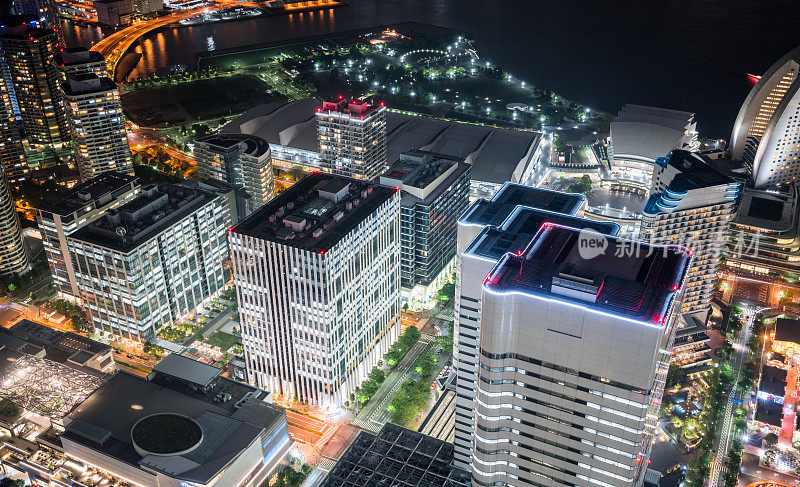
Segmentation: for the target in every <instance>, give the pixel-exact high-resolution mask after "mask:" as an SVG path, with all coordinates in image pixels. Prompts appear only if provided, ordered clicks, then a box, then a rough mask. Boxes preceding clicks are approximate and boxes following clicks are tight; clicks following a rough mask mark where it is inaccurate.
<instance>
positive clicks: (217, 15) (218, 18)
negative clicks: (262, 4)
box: [180, 7, 263, 25]
mask: <svg viewBox="0 0 800 487" xmlns="http://www.w3.org/2000/svg"><path fill="white" fill-rule="evenodd" d="M262 13H263V12H262V11H261V9H258V8H252V7H228V8H223V9H221V10H216V11H214V12H204V13H201V14H198V15H195V16H194V17H189V18H188V19H183V20H181V21H180V23H181V25H199V24H207V23H211V22H222V21H225V20H241V19H246V18H250V17H258V16H259V15H261V14H262Z"/></svg>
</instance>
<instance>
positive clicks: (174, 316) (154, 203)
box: [66, 183, 232, 341]
mask: <svg viewBox="0 0 800 487" xmlns="http://www.w3.org/2000/svg"><path fill="white" fill-rule="evenodd" d="M228 198H229V195H228V194H227V193H225V192H220V191H218V190H216V189H215V188H213V187H211V186H207V185H203V184H194V185H188V184H187V185H182V186H178V185H173V184H167V183H162V184H152V185H148V186H145V187H142V188H141V191H140V192H139V194H138V195H137V196H136V198H134V199H133V200H131V201H130V202H128V203H126V204H124V205H122V206H120V207H119V208H116V209H108V210H106V211H105V212H104V213H103V214H102V216H100V217H98V218H96V219H95V220H94V221H93V222H92V223H90V224H88V225H85V226H83V227H82V228H81V229H79V230H77V231H75V232H73V233H71V234H70V235H69V236H68V237H67V238H66V239H67V245H68V248H69V253H70V258H71V260H72V266H73V273H74V275H75V280H76V283H77V288H78V290H79V292H80V299H81V301H82V302H83V304H84V308H85V309H86V311H87V313H88V314H89V315H90V317H91V321H92V324H93V325H94V326H95V327H97V328H100V329H102V330H105V331H107V332H110V333H113V334H114V335H117V336H122V337H124V338H127V339H131V340H137V341H147V340H149V339H151V338H153V337H154V336H155V334H156V331H157V330H158V329H160V328H161V327H163V326H165V325H168V324H170V323H174V322H176V321H178V320H179V319H180V318H182V317H183V316H185V315H186V314H188V313H190V312H191V311H194V309H195V308H196V307H197V306H199V305H200V304H202V303H203V302H204V301H206V300H207V299H209V298H211V297H212V296H214V295H216V294H217V293H218V292H220V291H221V290H222V289H223V288H224V285H225V278H224V271H223V261H224V260H225V259H226V258H227V257H228V246H227V242H226V239H225V231H226V229H227V228H229V227H230V225H231V224H232V217H231V208H230V205H229V203H228V201H229V200H228Z"/></svg>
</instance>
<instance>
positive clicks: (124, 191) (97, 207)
mask: <svg viewBox="0 0 800 487" xmlns="http://www.w3.org/2000/svg"><path fill="white" fill-rule="evenodd" d="M139 190H140V185H139V183H138V182H137V181H136V178H135V177H133V176H130V175H128V174H121V173H114V172H107V173H105V174H101V175H99V176H97V177H94V178H92V179H90V180H88V181H86V182H84V183H81V184H78V185H75V186H73V187H72V188H71V189H70V190H69V191H67V192H65V193H64V194H62V195H61V196H59V197H57V198H55V199H52V200H49V201H46V202H45V203H42V204H40V205H39V207H38V208H37V209H36V222H37V224H38V226H39V231H40V232H41V234H42V244H43V245H44V252H45V256H47V264H48V265H49V266H50V273H51V274H52V276H53V283H54V284H55V286H56V292H57V293H58V295H59V297H61V298H66V299H70V300H80V299H81V291H80V289H79V288H78V280H77V278H76V277H75V265H74V264H73V262H72V256H71V255H70V253H69V248H68V247H67V237H68V236H70V235H71V234H73V233H75V232H76V231H78V230H80V229H81V228H83V227H84V226H86V225H89V224H91V223H92V222H94V221H95V220H97V219H98V218H101V217H103V216H104V215H105V213H106V211H107V210H113V209H116V208H119V207H120V206H122V205H124V204H126V203H129V202H130V201H132V200H133V199H134V198H135V197H136V196H137V195H138V194H139Z"/></svg>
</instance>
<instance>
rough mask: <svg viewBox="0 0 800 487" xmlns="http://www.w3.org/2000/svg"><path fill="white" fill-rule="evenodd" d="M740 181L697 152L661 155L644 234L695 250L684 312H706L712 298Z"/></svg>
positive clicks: (653, 240) (655, 240)
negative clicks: (727, 174) (715, 166)
mask: <svg viewBox="0 0 800 487" xmlns="http://www.w3.org/2000/svg"><path fill="white" fill-rule="evenodd" d="M740 191H741V184H740V183H739V182H737V181H734V180H733V179H731V178H729V177H728V176H726V175H724V174H722V173H721V172H719V171H718V170H717V169H715V168H714V167H712V166H711V165H710V164H709V160H708V159H707V158H705V157H703V156H702V155H700V154H698V153H693V152H687V151H683V150H675V151H672V152H670V154H669V155H668V156H667V157H662V158H659V159H657V160H656V169H655V172H654V174H653V184H652V186H651V195H650V198H649V199H648V200H647V203H646V204H645V207H644V210H643V217H642V223H641V230H640V233H639V235H640V238H641V239H642V240H644V241H646V242H649V243H652V244H657V245H667V244H679V245H685V246H686V247H688V248H690V249H692V251H694V259H693V260H692V268H691V272H689V275H688V276H687V278H686V290H685V292H684V298H683V309H682V310H683V312H684V313H705V312H706V311H708V309H709V305H710V303H711V295H712V293H713V292H714V284H715V283H716V279H717V270H718V269H719V261H720V257H721V254H722V251H723V250H724V248H725V245H726V243H727V238H728V229H729V226H730V221H731V218H732V217H733V214H734V212H735V211H736V199H737V198H738V196H739V192H740Z"/></svg>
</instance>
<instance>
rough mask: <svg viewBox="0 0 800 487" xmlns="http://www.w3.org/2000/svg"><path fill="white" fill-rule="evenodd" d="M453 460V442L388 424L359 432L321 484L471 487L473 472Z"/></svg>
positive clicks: (326, 486) (325, 486) (328, 486)
mask: <svg viewBox="0 0 800 487" xmlns="http://www.w3.org/2000/svg"><path fill="white" fill-rule="evenodd" d="M452 460H453V444H452V443H447V442H444V441H442V440H439V439H436V438H433V437H430V436H427V435H423V434H422V433H419V432H417V431H412V430H409V429H406V428H403V427H400V426H397V425H396V424H392V423H386V425H384V427H383V428H381V430H380V432H378V434H377V435H373V434H371V433H368V432H366V431H362V432H361V433H359V434H358V436H356V439H355V440H354V441H353V443H351V444H350V446H349V447H348V448H347V450H346V451H345V452H344V454H343V455H342V457H341V459H339V461H338V462H337V463H336V465H335V466H334V467H333V469H332V470H331V471H330V473H328V476H327V477H325V480H323V482H322V486H321V487H383V486H389V485H392V486H394V485H396V486H404V487H406V486H407V487H469V486H470V485H471V483H470V473H469V472H467V471H465V470H462V469H460V468H457V467H453V466H452V465H451V462H452Z"/></svg>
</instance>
